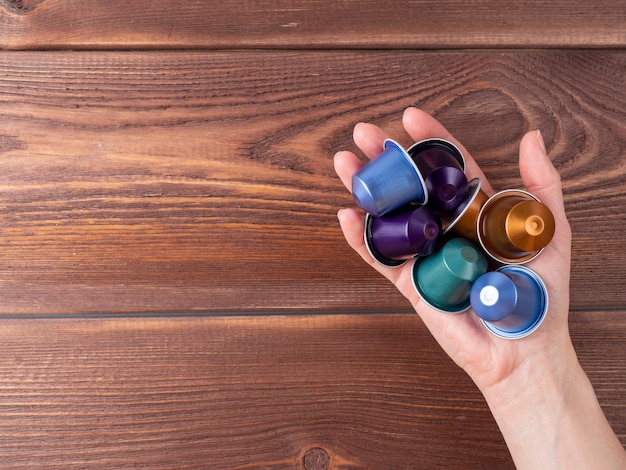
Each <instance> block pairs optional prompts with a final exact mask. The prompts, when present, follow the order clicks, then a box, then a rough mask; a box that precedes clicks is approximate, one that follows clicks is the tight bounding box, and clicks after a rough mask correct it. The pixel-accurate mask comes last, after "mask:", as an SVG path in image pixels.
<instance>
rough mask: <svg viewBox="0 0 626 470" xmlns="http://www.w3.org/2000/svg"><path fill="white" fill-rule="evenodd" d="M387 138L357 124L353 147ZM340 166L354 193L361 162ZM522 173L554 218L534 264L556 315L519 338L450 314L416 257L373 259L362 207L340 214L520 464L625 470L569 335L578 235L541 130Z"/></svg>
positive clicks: (423, 128) (408, 118)
mask: <svg viewBox="0 0 626 470" xmlns="http://www.w3.org/2000/svg"><path fill="white" fill-rule="evenodd" d="M402 122H403V125H404V128H405V130H406V131H407V133H408V134H409V135H410V136H411V138H412V139H413V140H414V141H416V142H417V141H420V140H423V139H426V138H433V137H438V138H444V139H447V140H449V141H451V142H454V143H455V144H456V145H457V146H458V147H459V148H460V149H461V151H462V152H463V154H464V156H465V160H466V174H467V177H468V180H469V179H472V178H476V177H479V178H481V181H482V189H483V190H484V191H485V193H487V195H491V194H493V193H494V190H493V188H492V187H491V186H490V184H489V182H488V181H487V179H486V178H485V175H484V174H483V173H482V171H481V170H480V168H479V166H478V165H477V163H476V161H475V160H474V159H473V158H472V156H471V155H470V154H469V152H468V151H467V150H466V149H465V148H464V147H463V145H462V144H461V143H460V142H458V141H457V140H456V139H455V138H454V137H453V136H452V135H451V134H450V133H449V132H448V131H447V130H446V129H445V128H444V127H443V126H442V125H441V124H440V123H439V122H438V121H436V120H435V119H434V118H433V117H431V116H430V115H428V114H427V113H425V112H423V111H421V110H418V109H415V108H408V109H407V110H406V111H405V112H404V115H403V117H402ZM388 137H389V136H388V135H387V134H386V133H385V132H384V131H383V130H382V129H380V128H379V127H377V126H375V125H372V124H366V123H359V124H357V125H356V126H355V128H354V133H353V138H354V142H355V144H356V145H357V147H358V148H359V149H360V150H361V151H362V152H363V153H364V154H365V155H366V156H367V157H369V158H374V157H376V156H377V155H378V154H380V153H381V152H382V150H383V142H384V140H385V139H386V138H388ZM334 164H335V171H336V173H337V175H338V176H339V178H340V179H341V181H342V182H343V183H344V185H345V186H346V188H347V189H348V190H349V191H350V190H351V181H352V175H353V174H354V173H355V172H357V171H358V170H359V169H360V168H361V167H362V165H363V164H362V163H361V161H360V160H359V158H358V157H357V156H356V155H355V154H353V153H352V152H349V151H340V152H338V153H337V154H336V155H335V158H334ZM519 170H520V176H521V178H522V182H523V184H524V186H525V189H526V190H527V191H528V192H530V193H532V194H534V195H535V196H537V197H538V198H539V199H540V200H541V201H542V202H543V203H544V204H546V205H547V206H548V207H549V208H550V210H551V211H552V214H553V215H554V218H555V222H556V231H555V234H554V238H553V239H552V241H551V242H550V244H549V245H548V246H547V247H546V248H545V249H544V251H543V252H542V253H541V255H540V256H538V257H537V258H535V259H534V260H533V261H531V262H529V263H528V267H529V268H531V269H533V270H534V271H535V272H536V273H537V274H539V276H540V277H541V278H542V279H543V281H544V283H545V284H546V287H547V289H548V293H549V297H550V306H549V311H548V313H547V316H546V318H545V320H544V322H543V323H542V325H541V327H540V328H539V329H537V330H536V331H535V332H533V333H532V334H531V335H529V336H527V337H525V338H522V339H519V340H506V339H501V338H498V337H496V336H494V335H493V334H491V333H489V332H488V331H487V329H486V328H485V327H484V325H482V323H480V320H479V319H478V317H477V316H476V315H474V314H472V313H471V312H470V311H468V312H465V313H462V314H458V315H446V314H444V313H441V312H438V311H436V310H433V309H432V308H430V307H429V306H428V305H426V304H425V303H424V302H423V301H422V300H421V298H420V297H419V295H418V294H417V293H416V291H415V289H414V287H413V284H412V281H411V263H406V264H405V265H403V266H402V267H400V268H387V267H385V266H382V265H380V264H378V263H376V262H375V261H374V260H373V259H372V257H371V256H370V255H369V253H368V251H367V248H366V247H365V243H364V241H363V224H364V216H363V214H362V212H360V211H358V210H356V209H354V208H348V209H341V210H340V211H339V212H338V214H337V216H338V218H339V222H340V225H341V229H342V231H343V233H344V236H345V238H346V240H347V242H348V244H349V245H350V246H351V247H352V248H353V249H354V250H355V251H356V252H357V253H358V254H359V255H360V256H361V257H362V258H363V259H364V260H365V261H366V262H367V263H368V264H370V265H371V266H372V267H373V268H374V269H376V270H377V271H378V272H380V273H381V274H382V275H383V276H385V277H386V278H387V279H388V280H389V281H391V282H392V283H393V284H394V285H395V286H396V287H397V288H398V289H399V291H400V292H401V293H402V294H403V295H404V296H405V297H406V298H407V299H408V300H409V301H410V303H411V305H412V306H413V308H414V309H415V311H416V312H417V314H418V315H419V316H420V318H421V319H422V321H423V322H424V324H425V325H426V326H427V328H428V329H429V330H430V332H431V333H432V335H433V336H434V337H435V339H436V340H437V341H438V342H439V344H440V345H441V347H442V348H443V349H444V350H445V352H446V353H447V354H448V355H449V356H450V357H451V358H452V359H453V360H454V362H455V363H456V364H457V365H458V366H460V367H461V368H462V369H463V370H465V371H466V372H467V374H469V376H470V377H471V378H472V380H473V381H474V382H475V384H476V385H477V386H478V388H479V389H480V390H481V392H482V393H483V395H484V396H485V399H486V400H487V403H488V405H489V407H490V409H491V411H492V413H493V415H494V418H495V419H496V422H497V423H498V426H499V427H500V430H501V431H502V434H503V436H504V439H505V441H506V443H507V446H508V447H509V450H510V452H511V455H512V457H513V460H514V462H515V464H516V466H517V467H518V468H520V469H522V468H529V469H536V468H567V469H573V468H603V469H604V468H607V469H610V468H616V469H617V468H626V452H625V451H624V448H623V447H622V445H621V443H620V442H619V440H618V439H617V437H616V436H615V433H614V432H613V430H612V429H611V427H610V425H609V423H608V422H607V421H606V418H605V416H604V414H603V412H602V409H601V408H600V406H599V404H598V401H597V399H596V396H595V393H594V391H593V388H592V386H591V384H590V382H589V380H588V379H587V376H586V374H585V373H584V371H583V369H582V368H581V366H580V364H579V362H578V358H577V356H576V352H575V350H574V348H573V345H572V342H571V339H570V335H569V330H568V322H567V317H568V313H569V285H570V278H569V273H570V259H571V240H572V234H571V229H570V226H569V223H568V221H567V217H566V214H565V207H564V203H563V193H562V187H561V178H560V175H559V173H558V172H557V170H556V169H555V168H554V166H553V165H552V162H551V161H550V159H549V157H548V156H547V154H546V149H545V144H544V141H543V138H542V136H541V133H540V132H539V131H531V132H529V133H527V134H526V135H525V136H524V137H523V138H522V140H521V142H520V152H519Z"/></svg>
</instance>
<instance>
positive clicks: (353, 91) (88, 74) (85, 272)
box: [0, 51, 626, 314]
mask: <svg viewBox="0 0 626 470" xmlns="http://www.w3.org/2000/svg"><path fill="white" fill-rule="evenodd" d="M0 67H1V68H2V70H3V71H4V74H3V75H4V78H3V80H2V81H1V82H0V100H1V101H2V108H1V113H2V119H1V121H0V138H1V141H0V142H2V146H1V147H0V148H1V154H0V155H1V158H2V169H3V175H2V176H1V177H0V205H1V206H2V208H3V211H4V214H5V215H4V217H3V230H2V233H1V234H0V236H1V237H2V243H3V245H4V246H3V256H2V258H1V259H0V272H5V273H7V274H6V275H5V277H4V279H3V280H2V289H3V291H4V292H5V299H4V301H3V302H2V303H1V304H0V312H2V313H24V314H36V313H45V314H50V313H56V314H62V313H65V314H69V313H84V312H97V313H111V312H122V313H123V312H133V313H135V312H144V311H159V312H163V311H166V312H167V311H178V312H182V311H218V312H219V311H232V310H234V311H242V310H243V311H252V310H270V311H276V310H296V311H299V310H302V309H306V310H336V309H339V310H346V309H348V310H355V309H356V310H363V309H367V310H388V309H395V310H397V309H406V308H407V303H406V302H405V300H404V299H403V298H401V297H400V295H399V294H397V293H396V292H395V291H394V289H393V288H392V286H390V285H389V284H388V283H387V282H386V281H385V280H383V279H382V278H380V277H378V276H377V275H375V274H374V273H372V272H371V271H370V270H369V269H367V267H366V266H365V264H364V263H362V262H361V261H360V259H357V257H356V256H354V255H353V254H352V253H351V252H350V250H349V249H348V248H347V246H346V244H345V242H344V240H343V237H342V235H341V233H340V231H339V227H338V223H337V221H336V217H335V213H336V210H337V209H338V208H339V207H341V206H345V205H351V204H353V202H352V200H351V198H350V196H349V195H348V193H347V192H346V191H345V189H344V188H343V186H342V185H341V183H340V182H339V180H338V179H337V178H336V176H335V175H334V172H333V169H332V156H333V154H334V153H335V151H337V150H339V149H342V148H352V143H351V142H350V138H351V129H352V127H353V125H354V124H355V123H356V122H358V121H360V120H369V121H373V122H378V123H379V124H381V125H382V126H384V127H385V128H387V130H388V131H389V132H390V133H391V134H392V135H393V136H394V137H396V138H397V139H398V140H400V141H403V142H405V143H407V144H408V143H409V141H408V140H407V137H406V135H405V134H404V132H403V130H402V129H401V127H400V124H399V120H400V117H401V114H402V110H403V109H404V108H405V107H406V106H409V105H418V106H420V107H422V108H424V109H427V110H430V111H432V112H433V113H434V114H435V115H436V116H437V117H438V118H440V119H441V120H442V121H443V122H444V123H445V124H446V125H447V126H448V127H449V128H450V129H453V130H454V132H455V133H456V135H457V136H458V137H459V138H460V139H461V141H462V142H464V144H465V145H466V146H467V147H468V148H469V149H470V151H471V152H472V153H473V154H474V156H475V158H476V159H477V160H478V161H479V162H480V164H481V165H482V166H483V168H484V169H485V171H486V172H487V174H488V176H489V177H490V178H491V180H492V183H493V185H494V186H495V187H499V188H501V189H505V188H509V187H519V186H520V184H521V183H520V181H519V177H518V176H517V146H518V142H519V139H520V136H521V135H523V133H525V132H526V131H528V130H530V129H534V128H540V129H542V132H543V134H544V135H545V137H546V139H547V142H548V147H549V151H550V154H551V156H552V158H553V160H554V161H555V164H556V165H557V167H558V168H559V169H560V170H561V173H562V176H563V179H564V186H565V191H566V195H567V204H568V210H569V215H570V219H571V222H572V225H573V227H574V233H575V258H574V266H573V271H574V272H573V276H572V278H573V280H572V285H573V290H572V303H573V305H576V306H581V305H584V306H591V307H595V306H606V305H614V306H624V305H626V291H624V289H622V276H621V273H622V272H623V267H624V265H626V252H625V251H624V250H623V248H622V246H621V245H620V244H618V243H615V241H616V239H617V238H618V237H619V236H620V234H621V233H623V232H624V231H625V230H626V218H625V217H623V215H621V214H622V212H623V208H624V207H625V205H626V195H625V194H624V190H623V188H624V181H625V176H624V175H625V174H626V173H625V170H626V153H625V152H624V148H625V147H624V142H626V125H625V124H624V120H623V116H624V115H623V110H624V109H626V95H625V94H624V92H623V90H624V89H625V88H626V79H625V78H624V77H625V76H626V74H625V73H624V72H625V71H626V53H624V52H623V51H616V52H604V53H600V52H541V53H540V52H532V53H528V52H516V53H508V54H504V55H503V54H501V53H495V52H493V53H472V54H468V53H456V54H453V53H446V54H441V53H391V52H390V53H377V54H369V53H368V54H364V53H358V52H357V53H335V52H321V53H318V52H305V53H302V52H298V53H291V52H240V53H237V54H233V53H204V52H158V53H157V52H150V53H134V52H133V53H113V52H105V53H98V54H95V55H94V54H93V53H91V52H78V53H77V52H45V53H38V52H20V53H16V52H6V53H4V54H1V55H0ZM252 71H254V72H252ZM461 71H462V73H461ZM389 83H393V86H389ZM494 130H495V131H494Z"/></svg>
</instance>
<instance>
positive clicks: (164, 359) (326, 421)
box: [0, 311, 626, 469]
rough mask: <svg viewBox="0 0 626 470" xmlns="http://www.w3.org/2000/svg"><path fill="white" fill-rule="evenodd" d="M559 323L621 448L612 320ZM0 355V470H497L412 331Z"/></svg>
mask: <svg viewBox="0 0 626 470" xmlns="http://www.w3.org/2000/svg"><path fill="white" fill-rule="evenodd" d="M571 317H572V318H571V329H572V336H573V338H574V341H575V344H576V347H577V350H578V352H579V355H580V358H581V362H582V363H583V366H584V367H585V369H586V370H587V372H588V374H589V376H590V378H591V380H592V382H593V384H594V386H595V388H596V391H597V394H598V396H599V400H600V403H601V405H602V406H603V408H604V410H605V412H606V414H607V417H608V419H609V421H610V422H611V423H612V425H613V426H614V429H615V431H616V432H617V433H618V435H619V437H620V439H621V440H622V442H624V443H626V402H625V400H624V398H625V396H624V390H626V364H625V363H624V360H623V358H624V353H625V352H626V350H625V347H626V346H625V345H624V341H623V337H624V334H625V333H626V312H624V311H621V312H616V311H613V312H607V311H604V312H575V313H573V314H572V316H571ZM0 352H1V354H2V358H3V360H2V362H1V363H0V411H1V413H2V420H0V434H1V435H2V436H3V438H2V440H0V457H1V458H2V462H3V466H6V467H7V468H38V467H41V466H45V467H46V468H75V467H80V468H102V467H107V468H113V467H114V468H136V467H149V468H173V467H175V468H200V467H201V468H252V467H254V468H269V467H271V468H302V467H303V461H304V459H305V457H306V456H308V457H309V458H311V459H313V457H314V456H315V455H316V453H317V455H318V457H319V456H321V457H322V458H324V456H326V458H329V459H330V461H331V462H332V466H331V468H412V467H415V466H416V465H417V463H419V465H417V466H419V468H460V467H463V468H502V469H503V468H513V465H512V462H511V460H510V457H509V455H508V451H507V449H506V446H505V445H504V443H503V440H502V437H501V435H500V433H499V431H498V429H497V427H496V425H495V423H494V421H493V419H492V417H491V415H490V413H489V410H488V408H487V406H486V404H485V403H484V400H483V398H482V396H481V395H480V393H479V392H478V390H477V389H476V388H475V387H474V385H473V384H472V383H471V381H470V380H469V378H468V377H467V376H466V375H465V374H464V373H463V372H462V371H461V370H460V369H458V368H457V367H456V366H455V365H454V364H453V363H452V362H451V361H450V360H449V359H448V358H447V356H445V354H444V353H443V352H442V351H441V350H440V349H439V347H438V346H437V345H436V344H435V343H434V340H433V339H432V338H431V337H430V335H429V333H428V332H427V331H426V330H425V328H424V327H423V325H422V323H421V321H420V320H419V318H418V317H417V316H416V315H328V316H327V315H316V316H294V315H291V316H267V317H265V316H264V317H258V316H256V317H211V318H159V319H157V318H144V319H128V318H124V319H99V320H87V319H82V320H80V319H56V320H6V319H5V320H2V322H1V328H0ZM308 468H311V467H308ZM313 468H317V467H313ZM323 468H325V467H323Z"/></svg>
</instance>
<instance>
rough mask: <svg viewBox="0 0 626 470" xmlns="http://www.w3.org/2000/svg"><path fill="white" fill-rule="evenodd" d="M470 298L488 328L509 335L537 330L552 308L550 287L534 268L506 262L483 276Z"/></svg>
mask: <svg viewBox="0 0 626 470" xmlns="http://www.w3.org/2000/svg"><path fill="white" fill-rule="evenodd" d="M470 301H471V304H472V308H473V310H474V312H475V313H476V315H478V316H479V317H480V318H481V320H482V322H483V324H484V325H485V326H486V327H487V329H488V330H489V331H490V332H491V333H493V334H494V335H496V336H499V337H501V338H506V339H518V338H523V337H524V336H527V335H529V334H531V333H532V332H533V331H535V330H536V329H537V328H538V327H539V325H540V324H541V322H542V321H543V319H544V318H545V316H546V313H547V311H548V291H547V289H546V286H545V284H544V283H543V281H542V280H541V278H540V277H539V276H538V275H537V273H535V272H534V271H532V270H531V269H529V268H527V267H525V266H520V265H510V266H504V267H502V268H500V269H498V270H497V271H493V272H488V273H486V274H483V275H482V276H480V277H479V278H478V279H477V280H476V281H475V282H474V284H473V286H472V291H471V293H470Z"/></svg>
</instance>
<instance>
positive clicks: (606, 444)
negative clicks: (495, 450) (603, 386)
mask: <svg viewBox="0 0 626 470" xmlns="http://www.w3.org/2000/svg"><path fill="white" fill-rule="evenodd" d="M560 352H561V354H563V355H564V356H565V357H561V358H559V359H560V360H559V361H555V360H554V358H551V357H550V356H549V354H547V353H542V354H539V355H538V356H536V357H529V358H528V360H527V361H525V362H524V364H523V366H522V367H520V368H519V369H518V370H517V371H515V372H514V373H513V374H511V375H510V376H509V377H507V378H506V379H505V380H504V381H502V382H501V383H499V384H497V385H495V386H493V387H490V388H489V389H487V390H483V393H484V394H485V398H486V399H487V402H488V404H489V406H490V408H491V411H492V413H493V415H494V418H495V419H496V422H497V423H498V426H499V427H500V430H501V432H502V434H503V436H504V439H505V441H506V443H507V446H508V447H509V451H510V452H511V455H512V457H513V460H514V462H515V464H516V466H517V467H518V468H519V469H537V468H545V469H551V468H566V469H568V470H569V469H576V468H581V469H588V468H602V469H613V468H614V469H624V468H626V452H625V451H624V448H623V447H622V445H621V443H620V442H619V440H618V439H617V437H616V436H615V433H614V432H613V430H612V429H611V427H610V425H609V423H608V422H607V420H606V418H605V416H604V413H603V412H602V409H601V408H600V405H599V404H598V400H597V398H596V395H595V392H594V390H593V388H592V386H591V383H590V382H589V380H588V378H587V376H586V374H585V372H584V371H583V369H582V368H581V366H580V364H579V362H578V360H577V358H576V354H575V352H574V350H573V348H572V347H571V345H567V346H566V347H565V348H562V350H561V351H560Z"/></svg>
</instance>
